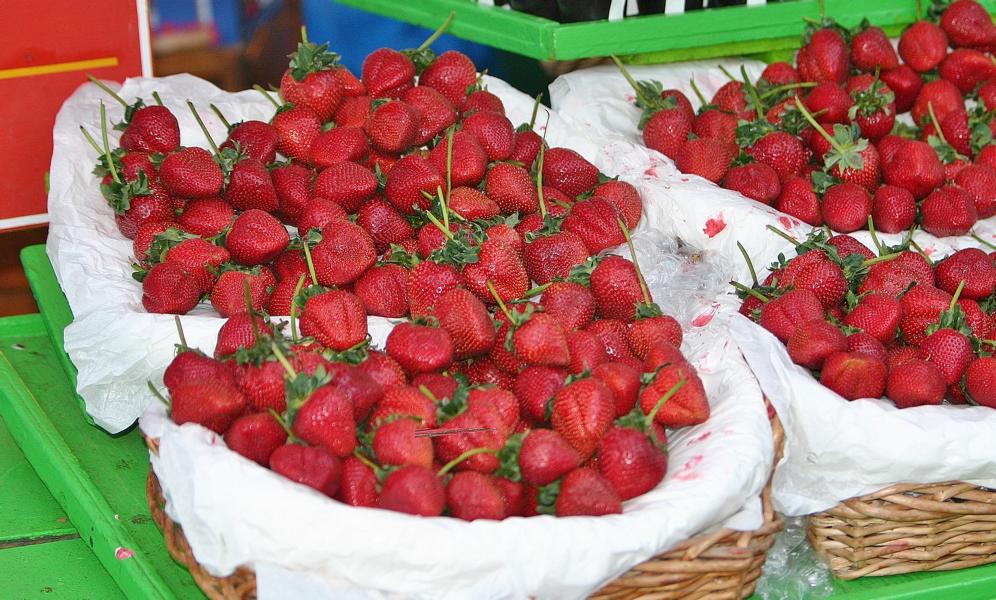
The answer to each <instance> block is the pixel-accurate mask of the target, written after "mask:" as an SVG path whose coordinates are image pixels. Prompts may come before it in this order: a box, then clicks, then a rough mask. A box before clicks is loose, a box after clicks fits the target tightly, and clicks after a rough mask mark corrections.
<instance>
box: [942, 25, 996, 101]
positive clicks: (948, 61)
mask: <svg viewBox="0 0 996 600" xmlns="http://www.w3.org/2000/svg"><path fill="white" fill-rule="evenodd" d="M986 20H989V15H986ZM989 23H990V25H992V21H991V20H990V21H989ZM993 37H994V40H996V29H994V30H993ZM940 73H941V78H943V79H946V80H948V81H950V82H951V83H953V84H955V86H957V88H958V89H959V90H961V93H963V94H967V93H969V92H971V91H972V90H974V89H975V87H976V86H977V85H979V84H980V83H982V82H983V81H987V80H989V79H992V78H993V77H994V76H996V64H993V61H992V58H991V57H990V56H988V55H987V54H984V53H983V52H980V51H978V50H973V49H971V48H959V49H957V50H954V51H952V52H951V54H948V55H947V57H946V58H945V59H944V62H942V63H941V67H940Z"/></svg>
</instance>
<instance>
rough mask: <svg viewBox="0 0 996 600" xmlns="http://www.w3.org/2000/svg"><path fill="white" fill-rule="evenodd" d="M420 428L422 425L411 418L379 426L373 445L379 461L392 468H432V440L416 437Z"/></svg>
mask: <svg viewBox="0 0 996 600" xmlns="http://www.w3.org/2000/svg"><path fill="white" fill-rule="evenodd" d="M420 427H422V425H421V424H420V423H418V421H416V420H415V419H411V418H400V419H397V420H393V421H386V422H383V423H381V424H380V425H378V426H377V427H376V429H375V430H374V432H373V443H372V448H373V452H374V455H375V456H376V457H377V461H378V462H379V463H381V464H383V465H391V466H403V465H416V466H419V467H423V468H430V467H432V440H431V438H427V437H417V436H416V431H417V430H418V429H419V428H420Z"/></svg>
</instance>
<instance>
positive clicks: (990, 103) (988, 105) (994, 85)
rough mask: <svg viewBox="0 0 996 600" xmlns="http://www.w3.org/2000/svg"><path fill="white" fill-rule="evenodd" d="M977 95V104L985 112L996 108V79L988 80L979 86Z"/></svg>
mask: <svg viewBox="0 0 996 600" xmlns="http://www.w3.org/2000/svg"><path fill="white" fill-rule="evenodd" d="M977 94H978V96H979V102H980V103H981V104H982V106H984V107H985V109H986V110H993V109H994V108H996V79H990V80H989V81H986V82H984V83H983V84H982V85H980V86H979V89H978V91H977Z"/></svg>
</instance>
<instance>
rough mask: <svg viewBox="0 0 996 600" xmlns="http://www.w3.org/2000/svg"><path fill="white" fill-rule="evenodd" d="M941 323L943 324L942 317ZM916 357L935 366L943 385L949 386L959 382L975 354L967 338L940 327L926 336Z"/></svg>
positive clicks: (953, 330)
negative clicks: (939, 371)
mask: <svg viewBox="0 0 996 600" xmlns="http://www.w3.org/2000/svg"><path fill="white" fill-rule="evenodd" d="M941 322H942V323H944V321H943V317H942V321H941ZM917 356H918V357H919V358H921V359H923V360H926V361H928V362H931V363H933V364H935V365H937V368H939V369H940V370H941V375H942V376H943V381H944V383H945V384H946V385H951V384H953V383H955V382H957V381H960V380H961V376H962V375H963V374H964V373H965V369H967V368H968V365H970V364H971V363H972V361H973V360H974V359H975V352H974V351H973V350H972V342H971V341H969V339H968V336H966V335H965V334H963V333H961V332H960V331H957V330H955V329H951V328H949V327H941V328H940V329H937V330H936V331H934V332H933V333H930V334H929V335H927V337H926V338H925V339H924V340H923V343H921V344H920V350H919V352H918V353H917Z"/></svg>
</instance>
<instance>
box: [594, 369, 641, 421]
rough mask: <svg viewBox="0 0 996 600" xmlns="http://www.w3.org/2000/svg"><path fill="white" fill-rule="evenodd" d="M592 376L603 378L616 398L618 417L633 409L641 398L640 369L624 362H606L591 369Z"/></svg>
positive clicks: (603, 381)
mask: <svg viewBox="0 0 996 600" xmlns="http://www.w3.org/2000/svg"><path fill="white" fill-rule="evenodd" d="M591 375H592V377H595V378H596V379H600V380H602V383H604V384H605V385H606V386H607V387H608V388H609V390H610V391H611V392H612V396H613V398H614V399H615V408H616V417H621V416H623V415H625V414H626V413H628V412H629V411H631V410H633V407H634V406H636V402H637V400H638V398H639V394H640V387H641V386H642V383H641V381H640V371H639V370H638V369H636V368H634V367H631V366H629V365H628V364H626V363H622V362H605V363H602V364H600V365H597V366H596V367H595V368H594V369H592V371H591Z"/></svg>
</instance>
